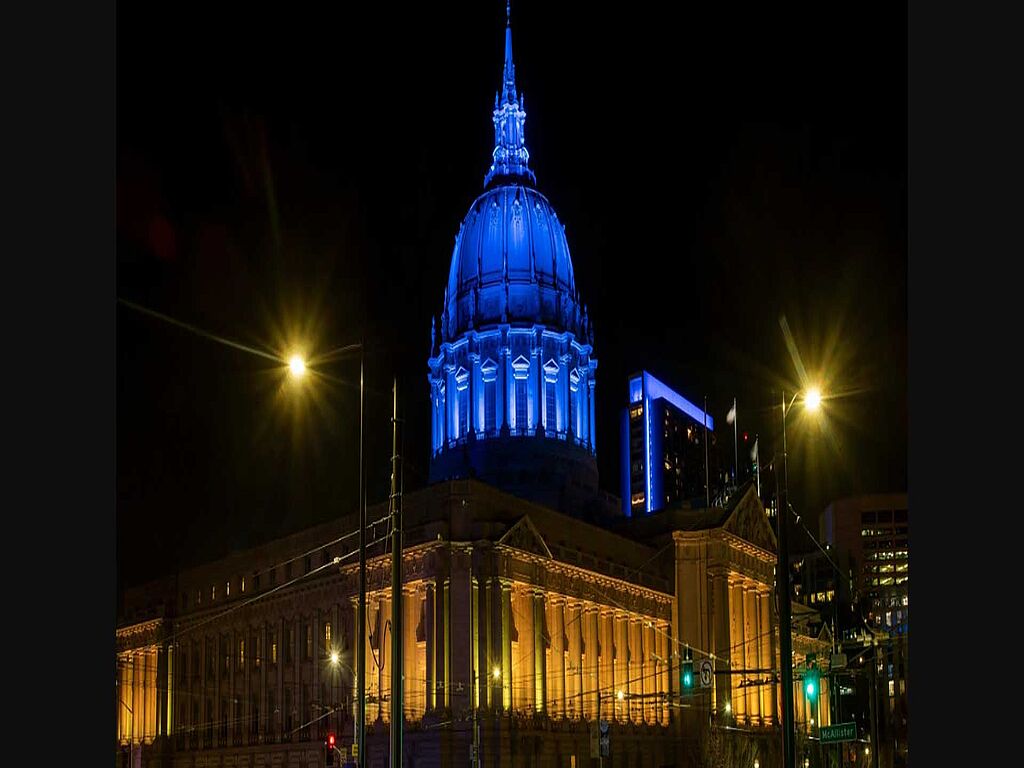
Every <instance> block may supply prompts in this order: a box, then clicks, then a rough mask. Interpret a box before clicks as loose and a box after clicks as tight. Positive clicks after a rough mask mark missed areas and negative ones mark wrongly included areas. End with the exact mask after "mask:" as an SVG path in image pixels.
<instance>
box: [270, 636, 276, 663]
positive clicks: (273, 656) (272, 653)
mask: <svg viewBox="0 0 1024 768" xmlns="http://www.w3.org/2000/svg"><path fill="white" fill-rule="evenodd" d="M270 663H271V664H277V635H271V637H270Z"/></svg>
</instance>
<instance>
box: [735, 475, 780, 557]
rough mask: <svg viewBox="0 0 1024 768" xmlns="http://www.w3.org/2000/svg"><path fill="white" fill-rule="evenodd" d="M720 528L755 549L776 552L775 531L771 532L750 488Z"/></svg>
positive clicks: (762, 506)
mask: <svg viewBox="0 0 1024 768" xmlns="http://www.w3.org/2000/svg"><path fill="white" fill-rule="evenodd" d="M722 528H723V529H724V530H726V531H728V532H729V533H731V534H733V535H734V536H738V537H740V538H741V539H744V540H745V541H749V542H750V543H751V544H753V545H754V546H755V547H760V548H761V549H763V550H765V551H767V552H775V551H776V539H775V531H773V530H772V525H771V523H770V522H769V521H768V514H767V513H766V512H765V511H764V505H762V504H761V500H760V499H759V498H758V497H757V492H756V491H755V490H754V488H753V487H752V486H751V487H749V488H748V489H747V492H746V493H744V494H743V497H742V498H741V499H740V500H739V501H738V502H737V504H736V506H735V507H733V510H732V513H731V514H730V515H729V517H728V518H726V521H725V524H724V525H723V526H722Z"/></svg>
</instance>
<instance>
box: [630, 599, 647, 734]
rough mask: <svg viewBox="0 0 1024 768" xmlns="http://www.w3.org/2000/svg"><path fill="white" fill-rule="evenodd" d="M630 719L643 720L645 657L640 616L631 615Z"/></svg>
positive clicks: (635, 721) (638, 721)
mask: <svg viewBox="0 0 1024 768" xmlns="http://www.w3.org/2000/svg"><path fill="white" fill-rule="evenodd" d="M629 659H630V660H629V666H630V669H629V693H630V696H629V719H630V720H631V721H632V722H634V723H640V722H642V721H643V703H642V702H643V699H642V698H641V697H642V695H643V692H644V685H643V684H644V679H643V672H644V659H643V649H642V648H641V647H640V618H639V617H638V616H636V615H635V614H634V615H631V616H630V617H629Z"/></svg>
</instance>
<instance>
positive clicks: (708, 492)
mask: <svg viewBox="0 0 1024 768" xmlns="http://www.w3.org/2000/svg"><path fill="white" fill-rule="evenodd" d="M704 494H705V497H706V499H707V505H708V509H710V508H711V482H710V481H709V480H708V396H707V395H704Z"/></svg>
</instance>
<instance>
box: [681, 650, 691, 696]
mask: <svg viewBox="0 0 1024 768" xmlns="http://www.w3.org/2000/svg"><path fill="white" fill-rule="evenodd" d="M679 679H680V682H681V683H682V688H683V692H684V693H689V692H690V691H692V690H693V654H692V653H691V651H690V649H689V648H687V649H686V650H685V651H684V652H683V669H682V671H681V673H680V678H679Z"/></svg>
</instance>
